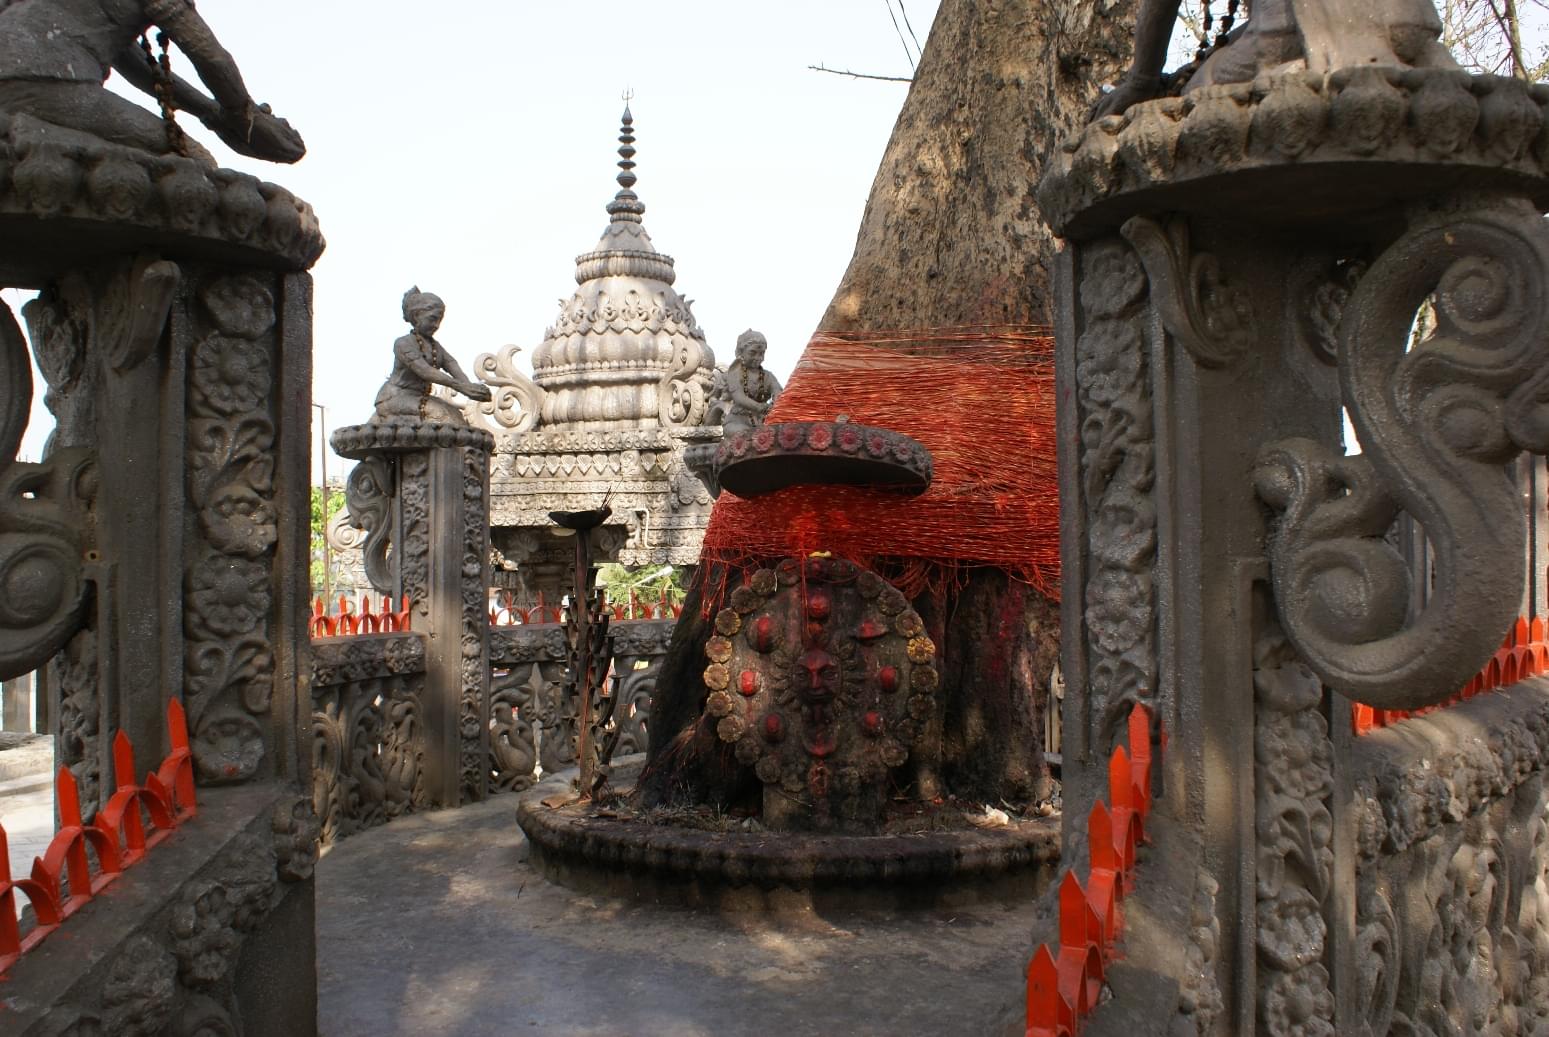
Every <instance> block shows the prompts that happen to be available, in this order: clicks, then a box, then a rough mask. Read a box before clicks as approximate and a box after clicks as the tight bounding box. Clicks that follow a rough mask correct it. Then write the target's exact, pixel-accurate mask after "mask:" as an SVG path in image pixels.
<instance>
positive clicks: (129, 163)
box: [0, 112, 323, 283]
mask: <svg viewBox="0 0 1549 1037" xmlns="http://www.w3.org/2000/svg"><path fill="white" fill-rule="evenodd" d="M0 230H3V232H4V233H5V234H6V235H7V237H8V239H11V240H12V241H14V242H18V243H20V244H25V245H29V246H35V247H33V248H31V249H30V252H31V254H29V256H28V259H27V260H26V262H27V264H28V267H29V269H27V270H17V269H6V270H4V271H3V273H4V274H5V275H6V276H7V277H8V278H10V279H14V280H16V281H18V282H24V283H42V282H43V281H45V280H47V279H48V278H50V277H52V276H55V275H57V273H58V272H59V271H60V270H62V269H64V268H65V267H66V266H68V265H69V263H70V258H71V257H72V256H74V257H75V261H76V262H77V263H78V262H79V257H80V254H81V253H83V252H84V253H86V254H103V253H105V252H111V251H128V250H134V249H148V250H160V251H163V252H165V254H166V256H167V258H169V259H180V258H185V257H191V258H196V259H210V260H214V261H227V262H236V263H242V264H248V265H259V266H264V267H270V268H278V269H283V270H305V269H307V268H309V267H311V265H312V264H313V263H315V262H316V261H317V258H318V257H319V256H320V255H322V252H323V233H322V229H321V227H320V226H319V225H318V221H317V216H316V214H314V213H313V211H312V207H311V206H310V205H308V204H307V203H306V202H304V201H302V200H300V199H299V198H297V197H295V196H294V195H292V194H291V193H290V192H289V191H286V190H285V189H284V188H282V187H280V186H278V185H276V184H271V183H266V182H264V181H261V180H259V179H258V178H257V177H254V176H250V175H249V174H247V173H239V172H237V171H235V170H232V169H216V168H212V167H210V166H206V165H204V164H202V163H200V162H196V161H194V160H192V159H187V158H182V157H180V156H176V155H153V154H150V153H149V152H144V151H138V150H135V149H133V148H127V147H123V146H120V145H115V144H109V143H106V142H104V141H100V140H97V139H96V138H94V137H91V136H88V135H86V134H83V133H79V132H75V131H71V130H67V129H61V128H59V127H56V126H52V125H49V124H48V123H44V122H40V121H39V120H37V119H34V118H32V117H30V116H27V115H24V114H10V113H4V112H0ZM110 243H111V244H110ZM22 251H23V250H21V249H19V248H13V249H12V252H13V253H16V254H20V253H21V252H22Z"/></svg>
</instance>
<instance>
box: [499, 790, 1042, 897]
mask: <svg viewBox="0 0 1549 1037" xmlns="http://www.w3.org/2000/svg"><path fill="white" fill-rule="evenodd" d="M573 776H574V772H573V771H571V772H567V773H561V774H558V775H555V776H553V777H550V778H547V779H545V780H544V781H543V782H541V783H539V784H538V785H536V786H534V787H533V788H532V789H530V790H528V791H527V792H525V793H523V794H522V796H521V799H520V800H519V801H518V804H517V812H516V816H517V824H519V825H520V826H521V828H522V831H523V832H525V833H526V835H527V838H528V839H529V841H530V842H531V846H532V860H533V863H534V864H535V865H536V866H537V867H538V868H539V869H540V870H541V871H542V872H543V873H544V875H545V876H546V877H547V878H549V879H550V881H553V882H557V883H558V884H560V885H563V886H567V887H570V888H574V889H579V890H582V891H586V892H600V893H604V894H607V895H610V896H618V897H625V898H632V899H637V900H649V901H668V902H683V903H688V904H695V905H701V906H707V907H713V908H717V909H732V908H737V909H741V910H746V909H748V908H749V907H752V908H753V909H755V910H756V909H757V905H758V904H759V903H762V902H764V901H765V900H766V899H767V897H768V895H769V894H770V893H771V892H772V891H774V890H782V894H783V895H785V896H788V895H789V892H790V890H793V889H794V890H796V891H798V892H799V893H800V894H801V895H804V896H808V897H810V898H811V899H812V900H813V902H814V904H815V905H819V904H821V905H822V907H823V909H824V910H858V911H868V910H876V909H881V910H897V909H908V908H923V907H942V906H949V905H959V904H965V903H974V902H979V901H983V900H997V899H1007V898H1009V899H1025V898H1027V897H1029V896H1033V895H1035V894H1036V893H1037V892H1038V891H1039V890H1041V889H1042V888H1043V887H1044V886H1045V885H1046V884H1047V883H1048V881H1049V879H1050V877H1051V876H1052V875H1053V872H1054V868H1055V867H1056V866H1057V865H1058V863H1059V854H1060V833H1059V819H1058V818H1052V819H1045V818H1040V819H1037V820H1034V821H1025V822H1021V823H1020V824H1016V825H1012V826H1010V827H1008V828H1004V829H988V830H973V831H950V832H935V833H929V834H918V835H916V834H909V835H878V836H864V835H835V834H822V833H800V832H769V831H763V832H757V833H754V832H745V833H744V832H707V831H699V830H694V829H684V828H671V827H668V826H665V825H653V824H647V823H644V822H640V821H631V820H623V819H609V818H598V817H589V816H587V815H586V813H585V811H584V810H583V809H582V808H580V807H578V806H576V805H573V804H572V805H567V806H562V807H558V808H550V807H547V806H544V805H543V801H544V800H545V799H548V798H550V797H553V796H556V795H561V794H564V793H567V792H569V791H570V786H571V778H573Z"/></svg>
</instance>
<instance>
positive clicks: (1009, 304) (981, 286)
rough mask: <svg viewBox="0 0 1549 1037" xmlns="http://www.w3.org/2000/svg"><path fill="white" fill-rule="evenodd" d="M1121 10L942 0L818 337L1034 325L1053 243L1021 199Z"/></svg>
mask: <svg viewBox="0 0 1549 1037" xmlns="http://www.w3.org/2000/svg"><path fill="white" fill-rule="evenodd" d="M1136 6H1137V0H1042V2H1039V0H942V3H941V7H940V8H939V9H938V11H937V13H936V21H935V23H934V24H933V25H932V27H931V31H930V38H929V39H928V40H927V42H926V46H925V53H924V56H923V57H922V58H921V59H920V65H919V68H918V69H917V70H916V71H915V76H914V83H913V84H912V85H911V86H910V88H909V97H908V99H907V100H905V101H904V106H903V110H902V111H900V112H899V114H898V122H897V123H896V124H895V125H894V127H893V136H892V138H891V139H890V140H889V141H888V146H887V151H886V152H885V153H884V154H883V156H882V164H881V166H880V167H879V168H878V170H877V178H876V180H875V181H873V183H872V185H871V196H870V197H869V198H868V199H867V201H866V213H865V215H864V216H863V217H862V219H861V228H860V233H859V234H858V235H857V237H856V241H855V256H854V258H853V259H851V260H850V268H849V269H848V270H847V271H845V275H844V279H843V280H842V281H841V282H840V284H839V290H838V292H836V293H835V294H834V299H833V301H832V302H831V303H830V304H829V307H828V312H827V313H826V314H825V315H824V317H823V323H822V328H821V330H824V331H854V330H867V329H878V330H881V329H887V328H901V327H902V328H928V327H938V326H950V325H961V324H995V323H1033V324H1043V323H1048V322H1049V321H1050V320H1051V319H1052V313H1051V310H1050V306H1051V305H1052V299H1053V292H1052V291H1051V279H1052V259H1053V255H1054V252H1055V244H1054V238H1053V236H1052V235H1051V234H1050V233H1049V230H1048V228H1047V227H1045V226H1044V224H1043V221H1042V220H1041V219H1040V218H1039V216H1038V209H1037V206H1036V204H1035V202H1034V198H1033V192H1034V190H1035V189H1036V188H1037V186H1038V180H1039V178H1040V177H1042V176H1043V171H1044V167H1045V166H1046V165H1047V164H1048V160H1049V157H1050V155H1051V154H1052V153H1053V151H1054V149H1055V148H1057V147H1058V146H1059V143H1060V141H1062V140H1063V139H1064V138H1065V137H1067V136H1068V135H1069V134H1070V132H1071V131H1072V130H1073V129H1074V128H1075V127H1076V126H1077V125H1078V124H1079V123H1081V122H1082V121H1083V120H1084V119H1085V116H1086V113H1087V110H1088V109H1089V108H1090V107H1091V104H1092V102H1093V100H1094V99H1095V98H1096V96H1097V91H1098V87H1099V84H1102V83H1105V82H1112V81H1114V80H1116V79H1117V78H1118V76H1119V74H1120V73H1121V72H1122V71H1123V68H1124V66H1125V65H1126V64H1127V63H1128V60H1129V54H1130V35H1131V34H1132V33H1133V32H1134V25H1135V19H1134V13H1135V8H1136Z"/></svg>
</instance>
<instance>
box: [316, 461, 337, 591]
mask: <svg viewBox="0 0 1549 1037" xmlns="http://www.w3.org/2000/svg"><path fill="white" fill-rule="evenodd" d="M343 510H344V487H342V486H330V487H329V488H328V514H326V515H324V514H323V490H322V487H320V486H314V487H312V507H311V512H310V515H311V530H312V532H311V550H310V553H311V560H312V565H311V585H312V596H313V597H318V596H320V595H321V594H322V593H323V584H324V580H323V572H324V570H323V564H324V559H325V558H326V557H327V552H326V551H324V550H323V537H324V535H325V534H326V531H327V528H328V523H329V521H330V520H332V519H333V517H334V516H335V515H337V514H339V512H341V511H343Z"/></svg>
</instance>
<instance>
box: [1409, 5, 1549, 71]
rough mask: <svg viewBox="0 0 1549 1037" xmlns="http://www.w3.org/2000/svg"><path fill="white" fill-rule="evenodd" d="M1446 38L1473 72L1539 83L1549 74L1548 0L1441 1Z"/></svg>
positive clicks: (1438, 6) (1450, 46) (1443, 32)
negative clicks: (1546, 36)
mask: <svg viewBox="0 0 1549 1037" xmlns="http://www.w3.org/2000/svg"><path fill="white" fill-rule="evenodd" d="M1436 9H1437V12H1438V13H1439V14H1440V15H1441V25H1442V34H1441V42H1442V43H1443V44H1445V45H1446V47H1447V49H1449V50H1450V51H1452V56H1453V57H1454V58H1456V59H1457V61H1458V64H1460V65H1462V66H1463V67H1464V68H1466V69H1468V70H1469V71H1471V72H1487V73H1490V74H1491V75H1497V76H1513V77H1515V78H1517V79H1525V80H1527V81H1528V82H1534V83H1536V82H1539V81H1540V80H1542V79H1544V78H1545V76H1546V75H1549V42H1546V40H1545V38H1544V36H1545V33H1544V29H1545V26H1546V24H1549V2H1546V0H1439V2H1438V3H1437V4H1436Z"/></svg>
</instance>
